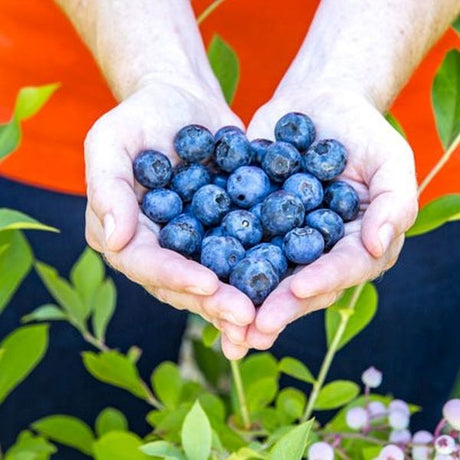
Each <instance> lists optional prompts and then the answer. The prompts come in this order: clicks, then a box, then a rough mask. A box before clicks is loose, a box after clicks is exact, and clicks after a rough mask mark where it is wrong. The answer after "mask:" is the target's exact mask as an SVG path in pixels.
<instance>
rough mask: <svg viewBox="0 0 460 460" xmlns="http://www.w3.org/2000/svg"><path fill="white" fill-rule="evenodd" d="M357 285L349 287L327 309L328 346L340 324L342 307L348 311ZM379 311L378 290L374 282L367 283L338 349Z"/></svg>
mask: <svg viewBox="0 0 460 460" xmlns="http://www.w3.org/2000/svg"><path fill="white" fill-rule="evenodd" d="M355 289H357V288H356V287H353V288H349V289H347V290H346V291H345V293H344V294H343V296H342V297H341V298H340V299H339V300H338V301H337V302H336V303H335V304H334V305H333V306H331V307H329V308H328V309H327V310H326V335H327V343H328V346H330V345H331V342H332V340H333V338H334V335H335V333H336V332H337V329H338V327H339V324H340V318H341V314H340V311H341V310H342V309H344V310H346V311H347V312H348V309H349V307H350V304H351V301H352V298H353V294H354V292H355ZM376 311H377V290H376V289H375V286H374V285H373V284H372V283H366V284H365V285H364V287H363V290H362V291H361V294H360V295H359V297H358V300H357V301H356V304H355V308H354V311H350V313H351V317H350V319H349V320H348V324H347V327H346V329H345V332H344V334H343V336H342V338H341V340H340V342H339V346H338V348H337V349H338V350H339V349H340V348H342V347H343V346H344V345H346V344H347V343H348V342H349V341H350V340H351V339H352V338H353V337H355V336H356V335H358V334H359V333H360V332H361V331H362V330H363V329H364V328H365V327H366V326H367V325H368V324H369V323H370V322H371V320H372V318H373V317H374V315H375V313H376Z"/></svg>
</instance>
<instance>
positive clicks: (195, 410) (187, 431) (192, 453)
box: [182, 401, 212, 460]
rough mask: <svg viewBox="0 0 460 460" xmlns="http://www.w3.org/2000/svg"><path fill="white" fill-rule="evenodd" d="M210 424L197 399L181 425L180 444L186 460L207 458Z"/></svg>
mask: <svg viewBox="0 0 460 460" xmlns="http://www.w3.org/2000/svg"><path fill="white" fill-rule="evenodd" d="M211 441H212V434H211V425H210V423H209V420H208V417H207V416H206V414H205V412H204V411H203V409H202V408H201V406H200V403H199V402H198V401H197V402H196V403H195V404H194V405H193V407H192V409H191V410H190V412H189V413H188V414H187V416H186V417H185V420H184V424H183V426H182V446H183V448H184V451H185V454H186V455H187V459H188V460H208V457H209V455H210V453H211Z"/></svg>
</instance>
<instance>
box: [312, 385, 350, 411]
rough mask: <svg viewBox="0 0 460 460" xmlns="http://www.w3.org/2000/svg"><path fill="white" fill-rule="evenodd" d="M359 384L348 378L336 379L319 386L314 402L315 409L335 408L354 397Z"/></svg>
mask: <svg viewBox="0 0 460 460" xmlns="http://www.w3.org/2000/svg"><path fill="white" fill-rule="evenodd" d="M358 394H359V386H358V385H356V383H354V382H349V381H348V380H336V381H335V382H331V383H328V384H327V385H325V386H324V387H323V388H321V390H320V392H319V395H318V399H317V400H316V403H315V409H316V410H328V409H336V408H337V407H341V406H343V405H345V404H347V403H349V402H350V401H351V400H352V399H355V398H356V396H358Z"/></svg>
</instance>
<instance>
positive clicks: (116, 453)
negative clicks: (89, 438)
mask: <svg viewBox="0 0 460 460" xmlns="http://www.w3.org/2000/svg"><path fill="white" fill-rule="evenodd" d="M143 444H144V443H143V442H142V440H141V439H140V438H139V437H138V436H137V435H136V434H134V433H128V432H123V431H111V432H110V433H107V434H105V435H104V436H102V438H100V439H98V440H97V441H96V442H95V443H94V444H93V451H94V458H95V460H148V459H150V458H151V457H149V456H148V455H146V454H144V453H143V452H141V450H140V449H141V447H142V445H143Z"/></svg>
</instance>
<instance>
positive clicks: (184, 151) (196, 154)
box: [174, 125, 214, 163]
mask: <svg viewBox="0 0 460 460" xmlns="http://www.w3.org/2000/svg"><path fill="white" fill-rule="evenodd" d="M174 148H175V149H176V152H177V154H178V155H179V158H181V159H182V160H184V161H187V162H190V163H192V162H199V161H203V160H206V159H207V158H209V157H210V156H211V155H212V152H213V150H214V136H213V135H212V134H211V131H209V129H207V128H205V127H204V126H200V125H188V126H185V127H184V128H182V129H181V130H179V132H178V133H177V134H176V137H175V138H174Z"/></svg>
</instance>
